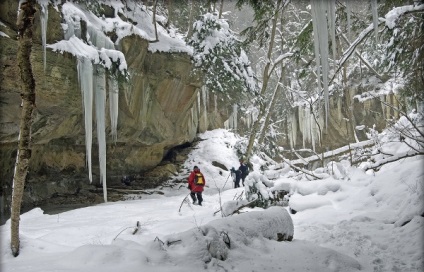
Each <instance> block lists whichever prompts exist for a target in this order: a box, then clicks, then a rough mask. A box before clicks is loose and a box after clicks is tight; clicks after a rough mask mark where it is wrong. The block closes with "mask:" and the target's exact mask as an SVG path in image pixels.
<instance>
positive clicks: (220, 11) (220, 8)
mask: <svg viewBox="0 0 424 272" xmlns="http://www.w3.org/2000/svg"><path fill="white" fill-rule="evenodd" d="M223 9H224V0H221V4H220V5H219V16H218V18H219V19H221V17H222V10H223Z"/></svg>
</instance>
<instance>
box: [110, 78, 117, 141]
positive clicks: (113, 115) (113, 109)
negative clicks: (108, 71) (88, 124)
mask: <svg viewBox="0 0 424 272" xmlns="http://www.w3.org/2000/svg"><path fill="white" fill-rule="evenodd" d="M118 102H119V88H118V82H117V81H116V79H115V78H113V77H111V76H109V109H110V127H111V134H112V140H113V141H114V142H115V143H116V141H117V139H118V134H117V126H118Z"/></svg>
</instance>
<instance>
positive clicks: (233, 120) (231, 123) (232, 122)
mask: <svg viewBox="0 0 424 272" xmlns="http://www.w3.org/2000/svg"><path fill="white" fill-rule="evenodd" d="M232 110H233V111H232V112H231V114H230V117H229V118H228V120H226V121H225V122H224V127H225V129H228V130H230V129H232V130H237V111H238V105H237V104H234V105H233V107H232Z"/></svg>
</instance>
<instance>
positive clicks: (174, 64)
mask: <svg viewBox="0 0 424 272" xmlns="http://www.w3.org/2000/svg"><path fill="white" fill-rule="evenodd" d="M49 7H50V8H49V19H48V32H47V43H48V44H50V43H54V42H56V41H58V40H61V39H63V34H62V27H61V25H60V23H61V16H60V13H59V12H58V11H56V10H55V9H54V8H52V7H51V6H49ZM0 10H1V11H0V20H1V22H3V23H4V25H2V26H1V28H0V31H2V32H4V33H6V34H7V35H9V37H4V36H1V37H0V43H1V48H0V53H1V67H2V69H1V74H0V76H1V86H0V88H1V91H0V103H1V108H0V126H1V127H0V128H1V130H0V141H1V146H0V152H1V154H0V155H1V157H2V160H1V170H0V171H1V173H0V175H1V188H2V195H3V201H4V198H9V197H10V194H11V182H12V177H13V169H14V163H15V159H16V148H17V138H18V133H19V116H20V94H19V90H20V85H19V80H18V79H19V68H18V67H17V66H16V51H17V45H18V43H17V40H16V29H15V22H16V10H17V3H16V1H2V3H1V4H0ZM35 22H36V26H37V27H36V31H35V35H34V36H35V37H36V39H35V41H34V46H33V51H32V65H33V70H34V74H35V79H36V109H35V112H34V115H33V118H34V120H33V121H34V122H33V126H32V158H31V162H30V173H29V175H28V178H27V184H26V192H25V197H24V202H25V203H37V202H38V201H42V200H44V199H47V198H50V197H52V195H58V194H69V193H77V192H80V191H81V189H82V188H85V189H89V188H90V187H91V186H90V185H89V181H88V174H87V172H88V171H87V169H86V154H85V140H84V139H85V136H84V135H85V132H84V125H83V124H84V116H83V110H82V100H81V92H80V90H79V84H78V76H77V67H76V64H77V61H76V58H75V57H73V56H71V55H69V54H66V53H65V54H59V53H55V52H52V51H51V50H47V65H46V70H45V71H44V68H43V51H42V48H41V34H40V24H39V18H35ZM119 48H120V50H121V51H122V52H123V53H124V55H125V58H126V60H127V64H128V72H129V80H127V81H121V82H120V83H119V86H120V88H119V92H120V94H119V115H118V140H117V142H116V143H115V142H113V141H112V139H111V136H110V128H109V127H107V128H106V130H107V132H106V133H107V177H108V184H109V185H113V184H116V183H120V178H121V177H122V175H128V174H135V173H138V174H139V173H146V177H148V176H149V175H148V171H150V170H152V169H153V168H154V167H155V166H157V165H158V164H160V163H161V162H162V160H163V159H164V158H165V157H166V156H167V154H168V152H169V151H170V150H172V149H173V148H175V147H178V146H180V145H184V144H187V143H191V142H192V141H193V140H194V138H195V136H196V134H197V133H198V132H200V131H205V130H206V129H208V128H212V129H213V128H216V127H217V126H218V124H219V125H222V121H221V119H222V118H221V117H220V115H219V113H216V115H215V117H214V118H212V119H214V120H217V121H215V122H214V123H209V121H208V120H205V118H200V117H201V116H202V115H204V114H205V109H203V108H198V105H199V103H198V95H199V94H198V93H199V88H200V87H201V86H200V85H199V84H200V83H199V79H198V78H194V77H192V76H191V74H192V73H191V72H192V68H193V67H192V64H191V61H190V56H188V55H187V54H183V53H181V54H178V53H173V54H169V53H151V52H149V51H148V50H147V48H148V42H147V41H145V40H143V39H141V38H140V37H138V36H129V37H126V38H124V39H122V40H121V42H120V44H119ZM107 103H108V102H107ZM106 115H107V120H108V110H106ZM97 154H98V151H97V140H96V131H95V124H94V125H93V152H92V155H93V158H92V162H93V185H94V186H96V185H99V184H98V183H99V178H98V173H99V169H98V161H99V159H98V155H97ZM150 176H151V175H150ZM159 181H160V179H159V180H158V179H154V180H153V181H152V184H150V186H151V187H153V186H155V185H158V184H157V182H159ZM148 183H149V182H147V183H145V184H147V187H148V186H149V184H148ZM155 183H156V184H155ZM6 202H8V201H6Z"/></svg>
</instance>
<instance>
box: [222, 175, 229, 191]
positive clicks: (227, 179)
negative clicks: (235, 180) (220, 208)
mask: <svg viewBox="0 0 424 272" xmlns="http://www.w3.org/2000/svg"><path fill="white" fill-rule="evenodd" d="M230 176H231V172H230V174H229V175H228V177H227V180H225V183H224V186H222V188H221V190H222V189H224V187H225V185H226V184H227V181H228V179H229V178H230Z"/></svg>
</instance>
